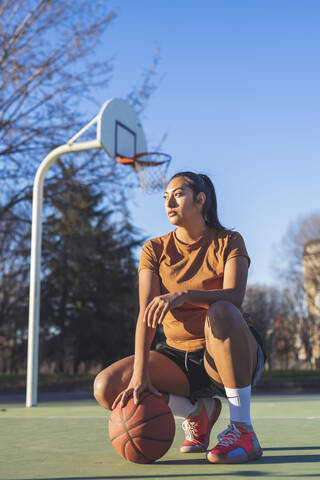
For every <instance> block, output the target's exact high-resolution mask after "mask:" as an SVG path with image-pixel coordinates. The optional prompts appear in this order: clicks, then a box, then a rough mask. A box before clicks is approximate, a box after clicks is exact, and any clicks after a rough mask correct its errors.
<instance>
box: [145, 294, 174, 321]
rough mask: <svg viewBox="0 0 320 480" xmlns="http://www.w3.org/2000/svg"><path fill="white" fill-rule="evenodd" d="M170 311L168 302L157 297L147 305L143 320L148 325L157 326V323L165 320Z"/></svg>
mask: <svg viewBox="0 0 320 480" xmlns="http://www.w3.org/2000/svg"><path fill="white" fill-rule="evenodd" d="M168 311H169V305H168V302H166V301H164V300H163V299H161V298H159V297H156V298H154V299H153V300H152V301H151V302H150V303H149V305H148V306H147V308H146V311H145V314H144V319H143V321H144V322H145V323H146V324H147V325H148V327H151V328H156V327H157V325H159V324H160V323H162V322H163V319H164V317H165V316H166V314H167V312H168Z"/></svg>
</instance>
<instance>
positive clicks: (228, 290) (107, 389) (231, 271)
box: [94, 172, 265, 463]
mask: <svg viewBox="0 0 320 480" xmlns="http://www.w3.org/2000/svg"><path fill="white" fill-rule="evenodd" d="M164 199H165V208H166V212H167V215H168V218H169V221H170V223H171V224H172V225H174V226H175V227H176V228H175V229H174V230H173V231H171V232H170V233H168V234H166V235H163V236H161V237H158V238H154V239H152V240H149V241H148V242H146V243H145V245H144V246H143V248H142V254H141V259H140V265H139V299H140V312H139V316H138V321H137V327H136V336H135V355H134V356H131V357H127V358H124V359H122V360H119V361H118V362H116V363H114V364H113V365H110V366H109V367H108V368H106V369H105V370H103V371H102V372H100V373H99V375H98V376H97V378H96V380H95V385H94V394H95V398H96V399H97V401H98V402H99V403H100V404H101V405H102V406H103V407H105V408H106V409H112V408H114V407H115V406H116V405H117V404H118V403H119V402H120V403H121V404H122V405H124V404H125V403H126V401H127V400H128V398H129V396H131V395H132V396H133V398H134V401H135V402H138V399H139V395H140V394H141V392H143V391H145V390H149V391H151V392H153V393H154V394H156V395H162V396H163V397H164V398H165V400H166V401H167V402H168V404H169V406H170V408H171V410H172V412H173V413H174V414H175V415H179V416H183V417H185V420H184V421H183V424H182V427H183V429H184V431H185V434H186V438H185V441H184V442H183V444H182V445H181V447H180V451H181V452H182V453H193V452H204V451H207V449H208V446H209V437H210V432H211V429H212V427H213V425H214V424H215V422H216V421H217V419H218V417H219V414H220V411H221V401H220V399H219V398H218V397H226V399H227V402H228V405H229V410H230V424H229V425H228V427H227V428H226V430H224V431H223V432H222V433H220V434H219V435H218V443H217V444H216V445H215V446H214V447H213V448H212V449H211V450H209V451H208V452H207V459H208V460H209V462H212V463H239V462H246V461H248V460H253V459H257V458H259V457H260V456H261V455H262V450H261V447H260V445H259V442H258V439H257V436H256V434H255V432H254V429H253V427H252V423H251V418H250V397H251V386H252V385H253V384H254V383H255V382H256V381H257V380H258V378H259V376H260V374H261V371H262V369H263V365H264V361H265V358H264V353H263V350H262V347H261V346H260V340H259V338H258V336H257V335H256V333H255V332H254V330H253V329H251V328H249V326H248V324H247V322H246V320H245V319H244V317H243V315H242V314H241V312H240V306H241V303H242V300H243V297H244V294H245V289H246V282H247V273H248V267H249V263H250V259H249V257H248V254H247V251H246V247H245V244H244V241H243V239H242V237H241V235H240V234H239V233H237V232H234V231H230V230H227V229H225V228H224V227H223V226H222V225H221V224H220V222H219V220H218V216H217V202H216V195H215V190H214V187H213V184H212V182H211V180H210V179H209V178H208V177H207V176H206V175H202V174H196V173H193V172H180V173H177V174H176V175H174V176H173V177H172V179H171V180H170V182H169V184H168V186H167V189H166V191H165V193H164ZM161 324H162V325H163V329H164V333H165V337H166V342H165V343H164V344H160V345H157V347H156V349H155V350H151V351H150V349H151V344H152V340H153V338H154V334H155V331H156V328H157V326H158V325H161Z"/></svg>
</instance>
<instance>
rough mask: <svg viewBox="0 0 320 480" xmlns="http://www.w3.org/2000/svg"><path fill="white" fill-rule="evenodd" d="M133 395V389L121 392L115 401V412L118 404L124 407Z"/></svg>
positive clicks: (113, 405)
mask: <svg viewBox="0 0 320 480" xmlns="http://www.w3.org/2000/svg"><path fill="white" fill-rule="evenodd" d="M131 395H132V388H130V389H129V390H124V391H123V392H120V393H119V395H118V396H117V397H116V399H115V401H114V402H113V404H112V407H111V409H112V410H114V409H115V408H116V406H117V405H118V403H120V407H121V408H122V407H124V406H125V405H126V403H127V401H128V399H129V397H130V396H131Z"/></svg>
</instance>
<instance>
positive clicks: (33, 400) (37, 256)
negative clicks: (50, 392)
mask: <svg viewBox="0 0 320 480" xmlns="http://www.w3.org/2000/svg"><path fill="white" fill-rule="evenodd" d="M93 148H102V146H101V144H100V142H99V141H98V140H92V141H88V142H78V143H74V144H71V145H70V144H69V145H68V144H65V145H61V146H60V147H57V148H55V149H54V150H52V151H51V152H50V153H49V155H47V156H46V157H45V159H44V160H43V161H42V163H41V164H40V166H39V168H38V170H37V173H36V176H35V180H34V184H33V198H32V229H31V258H30V291H29V329H28V366H27V393H26V406H27V407H34V406H36V405H37V402H38V356H39V313H40V283H41V281H40V273H41V272H40V270H41V235H42V221H41V220H42V203H43V184H44V180H45V176H46V173H47V171H48V169H49V168H50V166H51V165H52V164H53V163H54V162H55V161H56V160H58V158H59V157H60V156H61V155H64V154H65V153H71V152H81V151H84V150H90V149H93Z"/></svg>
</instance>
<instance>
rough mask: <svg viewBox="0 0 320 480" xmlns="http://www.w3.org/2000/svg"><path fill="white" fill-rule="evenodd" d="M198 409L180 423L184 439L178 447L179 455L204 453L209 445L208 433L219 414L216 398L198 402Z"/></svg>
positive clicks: (218, 401) (202, 399)
mask: <svg viewBox="0 0 320 480" xmlns="http://www.w3.org/2000/svg"><path fill="white" fill-rule="evenodd" d="M198 404H199V405H198V407H197V409H196V410H194V411H193V412H192V413H191V414H190V416H189V417H188V418H186V419H185V420H184V422H183V423H182V428H183V430H184V431H185V434H186V439H185V441H184V442H183V444H182V445H181V447H180V452H181V453H198V452H205V451H206V450H207V448H208V445H209V438H210V432H211V429H212V427H213V425H214V424H215V422H216V421H217V420H218V417H219V415H220V412H221V402H220V400H219V399H218V398H210V399H204V398H201V399H199V400H198Z"/></svg>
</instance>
